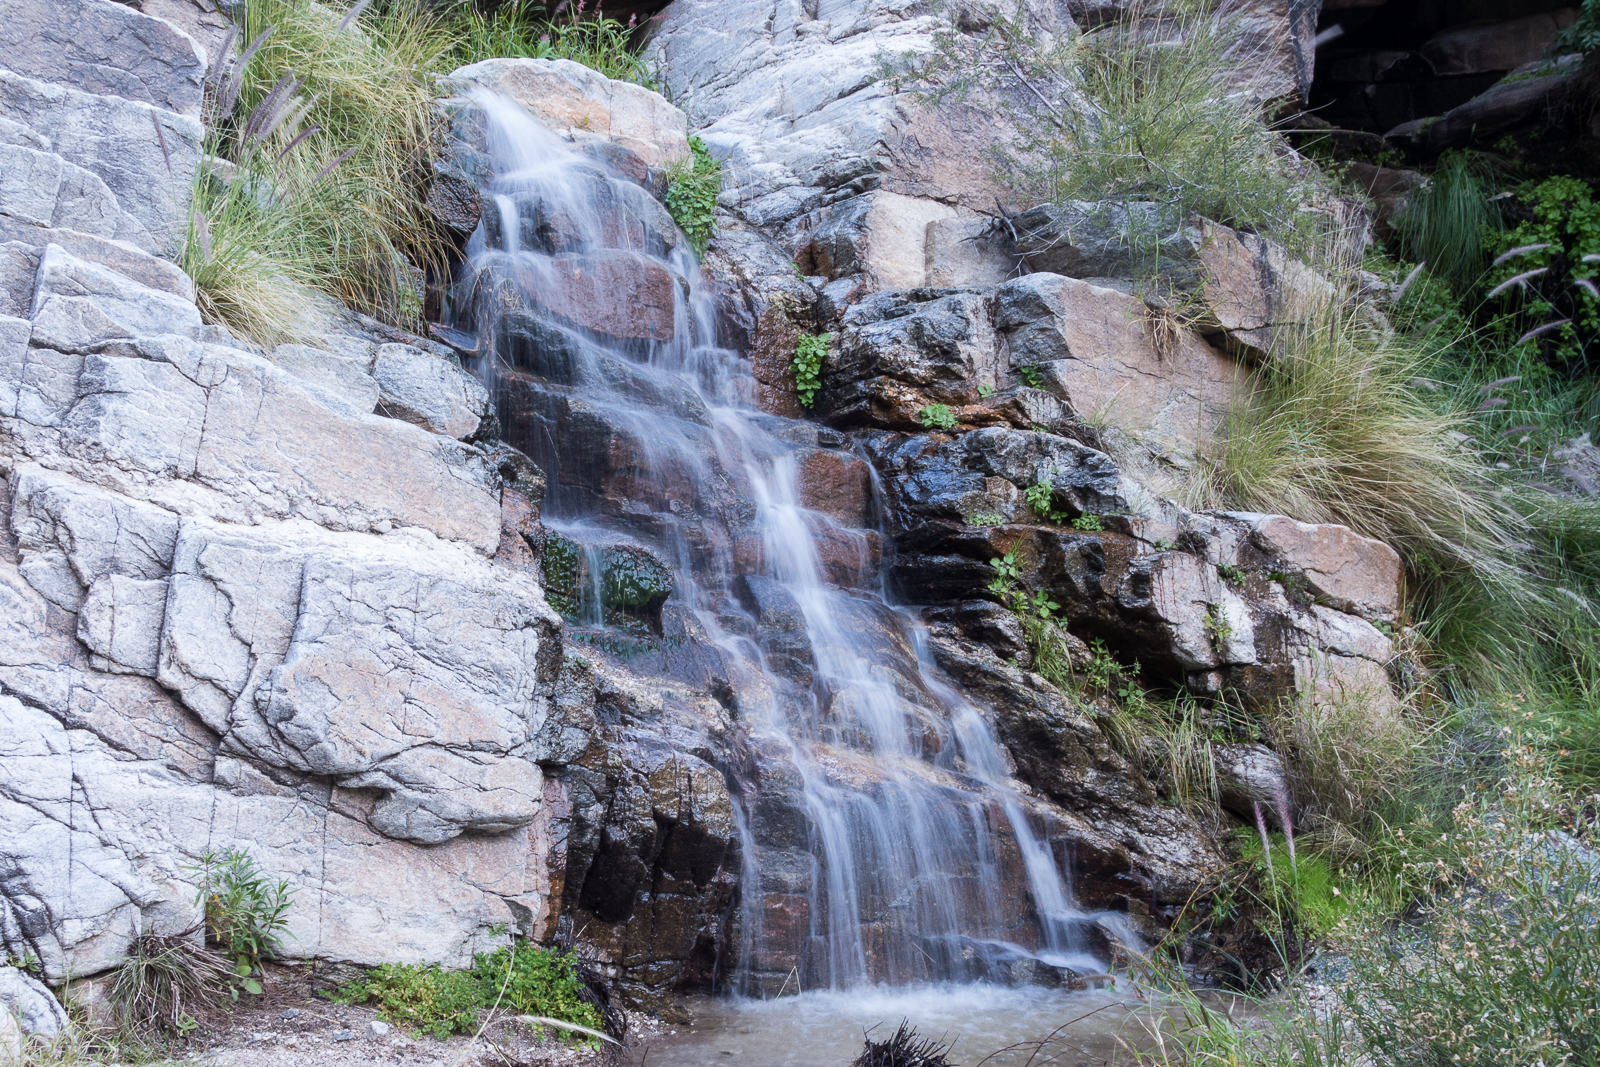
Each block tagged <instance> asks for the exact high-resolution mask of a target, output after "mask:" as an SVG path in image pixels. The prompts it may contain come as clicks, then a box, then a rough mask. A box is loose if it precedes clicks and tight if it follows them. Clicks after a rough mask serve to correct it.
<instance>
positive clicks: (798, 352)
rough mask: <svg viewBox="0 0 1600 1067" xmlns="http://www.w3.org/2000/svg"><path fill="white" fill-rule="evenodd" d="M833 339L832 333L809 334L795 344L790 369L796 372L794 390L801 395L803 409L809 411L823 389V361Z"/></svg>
mask: <svg viewBox="0 0 1600 1067" xmlns="http://www.w3.org/2000/svg"><path fill="white" fill-rule="evenodd" d="M832 339H833V334H831V333H825V334H822V335H820V336H817V335H812V334H807V335H805V336H803V337H801V338H800V339H799V340H798V341H796V342H795V346H794V360H793V361H792V362H790V364H789V369H790V370H792V371H793V372H794V388H795V392H797V393H799V394H800V406H801V407H804V408H807V409H809V408H810V407H811V405H812V404H814V403H816V400H817V391H818V390H820V389H821V388H822V361H823V359H825V358H826V357H827V355H828V342H829V341H831V340H832Z"/></svg>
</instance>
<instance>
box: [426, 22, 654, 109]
mask: <svg viewBox="0 0 1600 1067" xmlns="http://www.w3.org/2000/svg"><path fill="white" fill-rule="evenodd" d="M580 6H581V5H580ZM595 10H596V14H595V17H593V18H585V17H584V16H583V13H582V12H581V11H580V10H576V9H573V10H570V11H569V14H568V15H567V17H565V18H555V19H549V18H543V17H535V16H530V15H527V14H525V13H523V12H522V11H521V10H520V5H502V6H501V7H500V9H499V10H498V11H496V12H495V13H494V14H493V15H486V14H484V13H482V12H480V11H479V10H478V9H477V8H476V7H471V6H469V7H467V8H466V9H465V10H464V11H463V12H462V14H461V15H460V17H459V18H458V20H457V22H456V24H455V26H454V27H452V28H453V29H454V30H455V31H456V33H457V34H458V37H459V39H458V40H457V42H456V45H455V50H454V52H453V53H452V62H453V63H454V64H455V65H457V66H465V65H467V64H468V63H477V62H479V61H480V60H484V59H498V58H501V57H519V58H522V57H525V58H528V59H570V60H573V61H574V62H577V63H582V64H583V65H584V66H586V67H588V68H590V69H591V70H597V71H599V72H600V73H601V74H604V75H605V76H606V77H608V78H613V79H616V80H617V81H627V82H633V83H634V84H636V85H642V86H644V87H645V88H646V89H659V88H660V84H659V83H658V82H657V81H656V79H655V77H654V75H653V74H652V72H651V70H650V64H649V63H648V62H646V61H645V59H644V57H643V56H641V55H640V54H639V52H638V49H637V47H636V44H635V42H636V40H637V37H636V35H637V33H638V23H637V18H638V17H637V16H633V17H631V18H629V20H628V22H627V23H626V24H624V23H621V22H618V21H617V20H616V19H612V18H606V17H605V16H603V15H600V14H599V8H598V7H597V8H596V9H595Z"/></svg>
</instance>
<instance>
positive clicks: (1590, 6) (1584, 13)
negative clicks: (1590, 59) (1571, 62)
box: [1550, 0, 1600, 55]
mask: <svg viewBox="0 0 1600 1067" xmlns="http://www.w3.org/2000/svg"><path fill="white" fill-rule="evenodd" d="M1550 51H1552V52H1554V53H1555V54H1557V55H1561V54H1566V53H1572V52H1581V53H1583V54H1584V55H1589V54H1591V53H1593V52H1600V0H1583V6H1581V7H1580V8H1578V18H1577V21H1576V22H1574V23H1573V24H1572V25H1571V26H1568V27H1567V28H1566V29H1564V30H1562V31H1561V32H1560V33H1558V34H1556V39H1555V40H1554V41H1553V42H1551V45H1550Z"/></svg>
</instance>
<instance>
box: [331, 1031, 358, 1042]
mask: <svg viewBox="0 0 1600 1067" xmlns="http://www.w3.org/2000/svg"><path fill="white" fill-rule="evenodd" d="M333 1039H334V1040H335V1041H354V1040H355V1039H356V1032H355V1031H354V1030H340V1031H339V1032H338V1033H337V1034H334V1035H333Z"/></svg>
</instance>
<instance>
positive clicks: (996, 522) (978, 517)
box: [967, 511, 1006, 526]
mask: <svg viewBox="0 0 1600 1067" xmlns="http://www.w3.org/2000/svg"><path fill="white" fill-rule="evenodd" d="M1005 521H1006V517H1005V516H1004V515H1002V514H1000V513H999V512H998V511H974V512H972V513H971V514H969V515H968V516H967V525H968V526H1004V525H1005Z"/></svg>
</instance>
